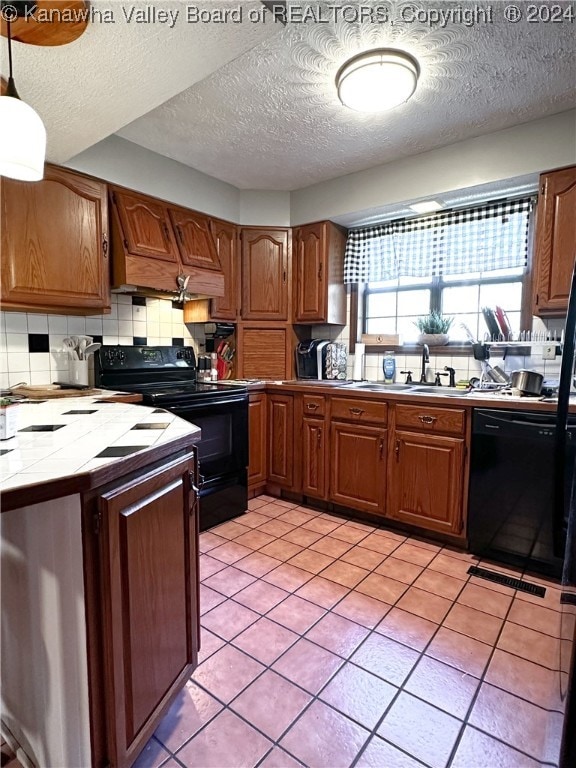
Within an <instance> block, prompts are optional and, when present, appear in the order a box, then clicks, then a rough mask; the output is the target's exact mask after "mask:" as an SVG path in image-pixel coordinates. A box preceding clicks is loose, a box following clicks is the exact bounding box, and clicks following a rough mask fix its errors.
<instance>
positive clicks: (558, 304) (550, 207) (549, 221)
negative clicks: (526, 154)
mask: <svg viewBox="0 0 576 768" xmlns="http://www.w3.org/2000/svg"><path fill="white" fill-rule="evenodd" d="M575 212H576V166H572V167H571V168H564V169H563V170H560V171H554V172H552V173H546V174H544V175H543V176H541V177H540V197H539V199H538V215H537V220H536V245H535V264H534V313H535V314H537V315H561V314H563V313H565V312H566V309H567V308H568V295H569V293H570V283H571V281H572V271H573V269H574V264H575V262H576V213H575Z"/></svg>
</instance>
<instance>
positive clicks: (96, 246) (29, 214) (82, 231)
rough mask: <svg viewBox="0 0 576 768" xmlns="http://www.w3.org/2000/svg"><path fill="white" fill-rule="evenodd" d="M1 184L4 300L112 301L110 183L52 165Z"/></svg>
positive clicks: (93, 305)
mask: <svg viewBox="0 0 576 768" xmlns="http://www.w3.org/2000/svg"><path fill="white" fill-rule="evenodd" d="M0 184H1V187H0V188H1V205H2V213H1V221H0V226H1V229H2V297H1V298H2V304H3V307H4V308H5V309H22V310H25V311H26V310H31V311H39V310H44V311H48V312H50V311H52V312H55V311H58V312H62V313H66V314H72V313H76V314H78V313H82V314H87V313H90V312H91V313H93V314H94V313H95V312H96V311H97V310H100V311H102V310H103V309H109V307H110V279H109V265H108V200H107V196H106V195H107V193H106V185H105V184H104V183H103V182H100V181H97V180H96V179H88V178H85V177H84V176H81V175H79V174H77V173H72V172H70V171H66V170H63V169H61V168H54V167H52V166H50V165H47V166H46V169H45V175H44V179H43V180H42V181H39V182H36V183H34V184H30V182H22V181H13V180H10V179H2V180H1V181H0Z"/></svg>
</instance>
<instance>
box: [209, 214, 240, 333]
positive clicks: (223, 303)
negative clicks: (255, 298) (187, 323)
mask: <svg viewBox="0 0 576 768" xmlns="http://www.w3.org/2000/svg"><path fill="white" fill-rule="evenodd" d="M210 231H211V232H212V237H213V238H214V244H215V246H216V251H217V253H218V258H219V260H220V267H221V269H222V273H223V275H224V296H222V297H220V298H217V299H212V301H211V304H210V317H211V318H212V319H213V320H236V317H237V315H238V299H239V290H238V274H239V270H238V263H237V262H238V227H236V226H234V224H230V223H229V222H227V221H219V220H217V219H211V221H210Z"/></svg>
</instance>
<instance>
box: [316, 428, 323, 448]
mask: <svg viewBox="0 0 576 768" xmlns="http://www.w3.org/2000/svg"><path fill="white" fill-rule="evenodd" d="M316 441H317V443H318V448H320V447H321V446H322V430H321V429H319V430H318V432H317V433H316Z"/></svg>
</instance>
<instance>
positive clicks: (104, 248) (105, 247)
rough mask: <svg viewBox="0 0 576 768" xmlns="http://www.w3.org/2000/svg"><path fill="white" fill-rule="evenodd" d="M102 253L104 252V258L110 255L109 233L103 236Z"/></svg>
mask: <svg viewBox="0 0 576 768" xmlns="http://www.w3.org/2000/svg"><path fill="white" fill-rule="evenodd" d="M102 253H103V254H104V258H106V256H108V235H103V236H102Z"/></svg>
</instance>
